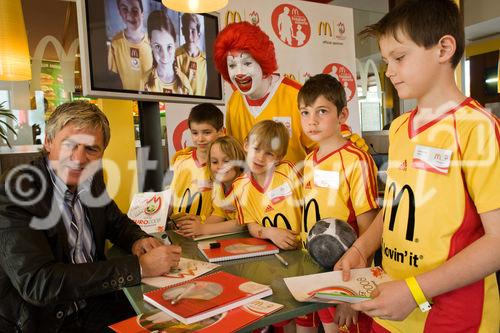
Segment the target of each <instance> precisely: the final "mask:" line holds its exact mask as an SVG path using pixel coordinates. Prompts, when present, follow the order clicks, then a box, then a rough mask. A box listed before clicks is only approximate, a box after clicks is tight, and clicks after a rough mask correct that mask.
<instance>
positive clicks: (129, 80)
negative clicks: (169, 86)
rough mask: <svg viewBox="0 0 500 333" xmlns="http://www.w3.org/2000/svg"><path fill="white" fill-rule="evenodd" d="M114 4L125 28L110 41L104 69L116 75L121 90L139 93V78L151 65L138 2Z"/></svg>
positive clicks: (142, 9)
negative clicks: (106, 65) (106, 68)
mask: <svg viewBox="0 0 500 333" xmlns="http://www.w3.org/2000/svg"><path fill="white" fill-rule="evenodd" d="M116 5H117V7H118V13H119V14H120V17H121V18H122V21H123V24H124V25H125V29H123V30H122V31H120V32H119V33H117V34H116V35H115V36H114V37H113V40H112V41H111V46H110V48H109V50H108V68H109V70H110V71H112V72H115V73H117V74H118V75H119V76H120V80H121V82H122V86H123V89H129V90H142V89H143V88H144V87H142V86H141V80H142V76H143V75H144V73H145V72H146V71H148V70H149V69H150V68H151V66H153V56H152V54H151V47H150V46H149V39H148V36H147V34H146V33H145V31H144V27H143V20H144V8H143V6H142V0H116Z"/></svg>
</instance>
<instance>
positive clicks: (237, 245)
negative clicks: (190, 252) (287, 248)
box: [198, 237, 279, 262]
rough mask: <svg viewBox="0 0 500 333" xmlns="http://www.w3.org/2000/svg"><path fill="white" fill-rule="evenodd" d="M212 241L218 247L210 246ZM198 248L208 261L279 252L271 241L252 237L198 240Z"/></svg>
mask: <svg viewBox="0 0 500 333" xmlns="http://www.w3.org/2000/svg"><path fill="white" fill-rule="evenodd" d="M214 242H216V243H220V247H217V248H210V244H211V243H214ZM212 247H213V246H212ZM198 249H199V250H200V251H201V253H202V254H203V256H205V258H207V260H208V261H209V262H219V261H226V260H234V259H243V258H251V257H258V256H265V255H269V254H274V253H278V252H279V248H278V247H277V246H276V245H274V244H273V243H271V242H268V241H266V240H264V239H259V238H253V237H245V238H232V239H220V240H215V241H204V242H199V243H198Z"/></svg>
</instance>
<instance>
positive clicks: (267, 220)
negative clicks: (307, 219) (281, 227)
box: [262, 213, 292, 230]
mask: <svg viewBox="0 0 500 333" xmlns="http://www.w3.org/2000/svg"><path fill="white" fill-rule="evenodd" d="M280 218H281V219H282V220H283V222H284V223H285V225H286V228H287V229H288V230H292V227H291V226H290V222H288V219H287V218H286V217H285V215H283V214H281V213H278V214H276V215H274V219H273V220H272V221H271V218H270V217H269V216H266V217H264V218H263V219H262V226H264V227H268V226H269V227H274V228H276V227H277V226H278V221H279V219H280Z"/></svg>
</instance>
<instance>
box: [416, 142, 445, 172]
mask: <svg viewBox="0 0 500 333" xmlns="http://www.w3.org/2000/svg"><path fill="white" fill-rule="evenodd" d="M451 153H452V151H451V150H447V149H439V148H433V147H427V146H421V145H417V146H416V147H415V151H414V152H413V167H414V168H416V169H421V170H426V171H430V172H434V173H439V174H443V175H445V174H447V173H448V170H449V168H450V163H451Z"/></svg>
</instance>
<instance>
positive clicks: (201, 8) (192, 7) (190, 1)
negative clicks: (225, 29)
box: [161, 0, 229, 13]
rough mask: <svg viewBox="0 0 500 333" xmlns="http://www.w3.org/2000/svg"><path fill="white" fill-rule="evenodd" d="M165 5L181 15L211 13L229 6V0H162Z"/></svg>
mask: <svg viewBox="0 0 500 333" xmlns="http://www.w3.org/2000/svg"><path fill="white" fill-rule="evenodd" d="M161 2H162V3H163V5H164V6H165V7H167V8H169V9H172V10H174V11H176V12H181V13H210V12H216V11H218V10H221V9H222V8H224V7H226V6H227V3H228V2H229V0H162V1H161Z"/></svg>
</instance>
